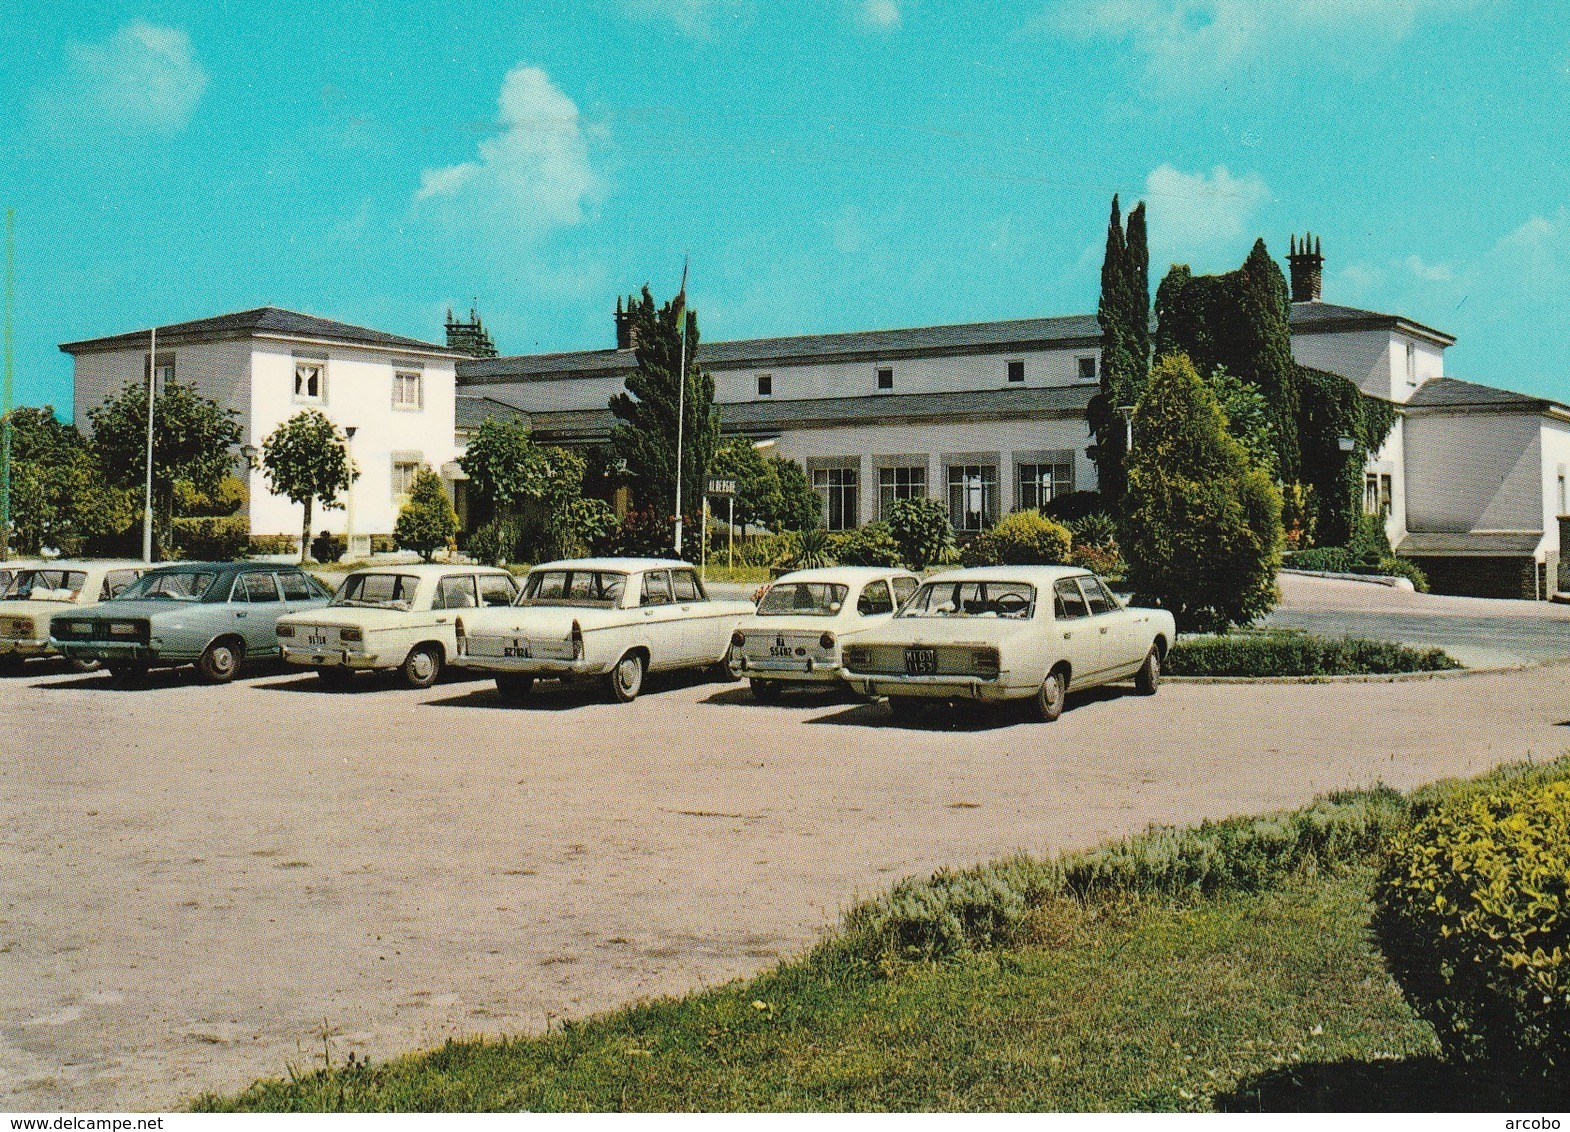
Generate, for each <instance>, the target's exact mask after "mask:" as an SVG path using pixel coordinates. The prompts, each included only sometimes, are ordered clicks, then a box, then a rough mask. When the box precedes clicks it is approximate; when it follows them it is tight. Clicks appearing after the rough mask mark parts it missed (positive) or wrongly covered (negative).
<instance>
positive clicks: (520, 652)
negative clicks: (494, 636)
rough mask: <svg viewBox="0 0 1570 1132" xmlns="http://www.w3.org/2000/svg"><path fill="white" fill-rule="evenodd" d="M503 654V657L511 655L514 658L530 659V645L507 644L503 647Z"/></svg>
mask: <svg viewBox="0 0 1570 1132" xmlns="http://www.w3.org/2000/svg"><path fill="white" fill-rule="evenodd" d="M502 656H503V658H507V657H511V658H513V659H515V660H528V659H529V646H528V645H505V646H503V648H502Z"/></svg>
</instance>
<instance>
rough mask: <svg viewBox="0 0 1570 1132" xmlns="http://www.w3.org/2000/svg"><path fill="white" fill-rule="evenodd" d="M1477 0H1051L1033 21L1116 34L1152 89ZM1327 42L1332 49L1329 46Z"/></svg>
mask: <svg viewBox="0 0 1570 1132" xmlns="http://www.w3.org/2000/svg"><path fill="white" fill-rule="evenodd" d="M1476 2H1477V0H1054V4H1053V6H1052V7H1051V8H1049V9H1048V10H1047V12H1046V13H1044V15H1043V17H1042V18H1041V19H1039V20H1037V21H1035V23H1034V24H1033V26H1036V27H1046V28H1049V29H1052V30H1054V31H1056V32H1058V33H1060V34H1067V35H1073V36H1079V37H1091V38H1098V37H1099V38H1107V39H1115V40H1119V41H1122V42H1125V43H1127V44H1128V45H1129V46H1130V47H1132V48H1133V49H1134V51H1135V52H1136V53H1137V54H1138V55H1139V56H1140V57H1141V58H1143V60H1144V62H1145V80H1146V85H1147V86H1149V87H1152V88H1154V89H1156V90H1174V89H1183V88H1191V87H1210V86H1215V85H1218V84H1220V83H1222V82H1224V81H1225V80H1226V78H1227V77H1228V75H1229V74H1230V73H1231V72H1233V71H1234V70H1235V69H1237V68H1238V67H1240V66H1243V65H1245V64H1248V63H1252V62H1255V61H1257V60H1260V59H1264V58H1269V59H1271V60H1274V61H1276V62H1278V63H1289V62H1290V61H1291V60H1292V59H1294V58H1300V59H1303V60H1305V61H1307V62H1308V63H1310V64H1311V65H1316V66H1317V65H1318V64H1319V63H1321V62H1323V61H1324V59H1325V58H1326V57H1327V54H1328V56H1329V57H1331V58H1334V48H1335V46H1336V45H1341V46H1344V47H1356V48H1357V49H1359V51H1360V52H1366V51H1367V50H1369V49H1370V48H1373V47H1377V46H1380V45H1382V44H1388V43H1394V42H1399V41H1400V40H1402V39H1404V38H1406V37H1407V36H1408V35H1409V34H1411V32H1412V30H1413V28H1414V26H1416V24H1417V23H1418V21H1419V20H1420V19H1422V18H1425V17H1430V16H1439V15H1443V14H1445V13H1447V12H1451V11H1456V10H1459V9H1462V8H1467V7H1471V6H1472V5H1473V4H1474V3H1476ZM1327 48H1329V49H1330V50H1329V52H1327Z"/></svg>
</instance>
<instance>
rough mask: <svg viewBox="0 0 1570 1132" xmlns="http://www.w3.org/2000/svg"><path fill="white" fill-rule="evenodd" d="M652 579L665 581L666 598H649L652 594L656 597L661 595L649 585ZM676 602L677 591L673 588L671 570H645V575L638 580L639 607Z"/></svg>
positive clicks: (673, 603)
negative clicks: (660, 599) (656, 599)
mask: <svg viewBox="0 0 1570 1132" xmlns="http://www.w3.org/2000/svg"><path fill="white" fill-rule="evenodd" d="M651 579H653V580H659V581H663V582H664V583H665V598H664V600H663V601H651V600H649V598H650V596H651V594H652V595H653V596H654V597H656V598H658V597H659V594H658V593H657V592H655V591H654V589H653V587H651V586H650V585H649V582H650V580H651ZM675 604H676V595H675V591H674V590H672V589H671V572H670V571H669V570H645V571H644V572H643V577H642V578H640V579H639V580H638V608H640V609H643V608H647V607H650V606H659V605H675Z"/></svg>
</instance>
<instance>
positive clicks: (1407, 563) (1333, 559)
mask: <svg viewBox="0 0 1570 1132" xmlns="http://www.w3.org/2000/svg"><path fill="white" fill-rule="evenodd" d="M1282 565H1283V566H1284V567H1286V569H1288V570H1322V571H1324V572H1325V573H1327V574H1377V575H1381V576H1384V577H1391V578H1406V579H1408V580H1409V581H1411V583H1412V588H1413V589H1415V590H1416V591H1417V592H1418V593H1425V594H1426V593H1427V592H1428V575H1427V574H1425V573H1423V569H1422V567H1420V566H1419V565H1418V564H1417V563H1416V562H1413V561H1412V560H1411V559H1410V558H1401V557H1399V556H1398V555H1393V554H1392V555H1389V556H1387V557H1385V558H1381V559H1379V560H1378V561H1376V562H1360V561H1358V560H1357V559H1356V558H1354V557H1353V555H1352V552H1351V551H1349V550H1347V548H1346V547H1344V546H1316V547H1314V548H1313V549H1311V550H1295V551H1293V552H1292V553H1291V554H1289V555H1287V557H1286V561H1285V562H1283V563H1282Z"/></svg>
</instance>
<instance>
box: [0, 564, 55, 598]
mask: <svg viewBox="0 0 1570 1132" xmlns="http://www.w3.org/2000/svg"><path fill="white" fill-rule="evenodd" d="M47 565H49V563H47V562H45V561H44V560H43V559H42V558H7V559H6V560H5V561H4V562H0V593H5V591H6V590H7V589H8V588H9V587H10V585H11V582H12V581H13V580H15V578H16V575H17V572H18V571H21V570H30V569H32V568H33V567H35V566H47Z"/></svg>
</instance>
